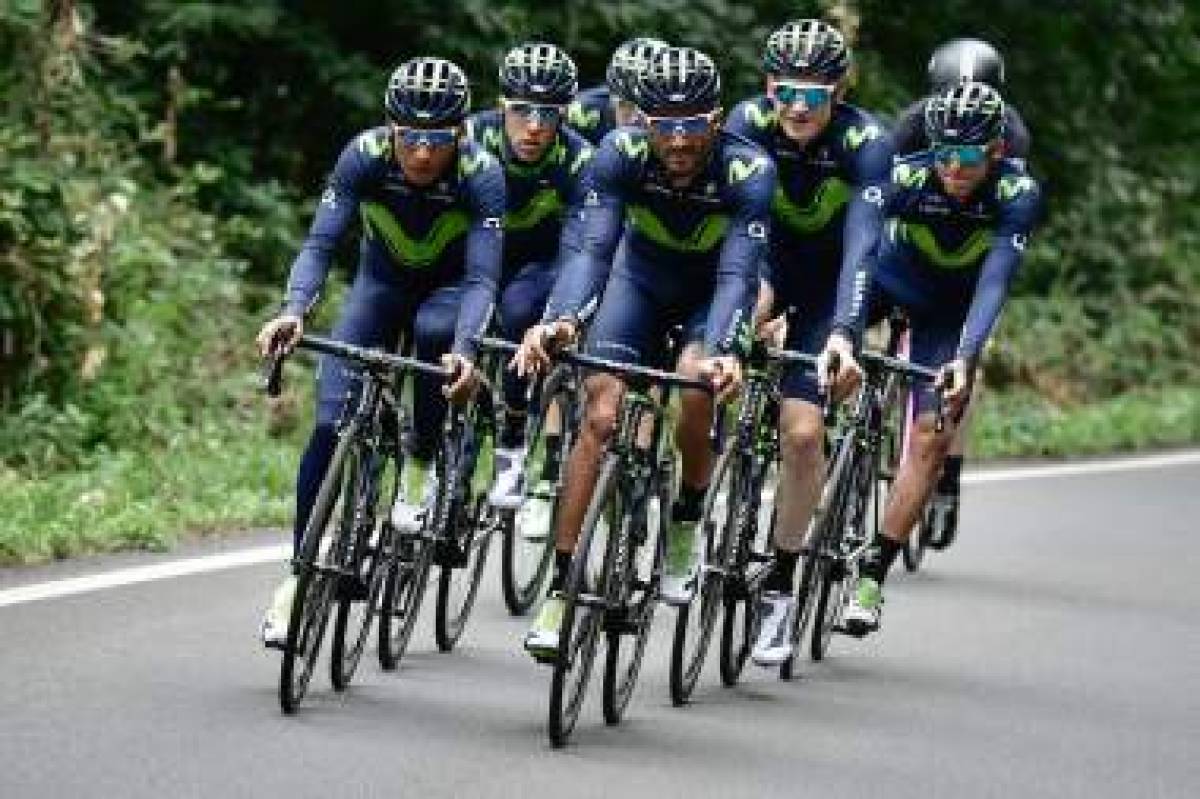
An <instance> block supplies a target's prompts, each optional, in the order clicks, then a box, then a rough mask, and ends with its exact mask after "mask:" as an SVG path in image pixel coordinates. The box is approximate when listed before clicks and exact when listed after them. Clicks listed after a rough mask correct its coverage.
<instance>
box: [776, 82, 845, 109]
mask: <svg viewBox="0 0 1200 799" xmlns="http://www.w3.org/2000/svg"><path fill="white" fill-rule="evenodd" d="M771 96H772V97H773V98H774V99H775V101H776V102H777V103H779V104H781V105H795V104H796V103H799V102H803V103H804V107H805V108H820V107H821V106H823V105H825V104H826V103H828V102H829V99H830V98H831V97H833V87H832V86H823V85H821V84H813V83H776V84H775V86H774V88H773V89H772V91H771Z"/></svg>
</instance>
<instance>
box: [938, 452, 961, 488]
mask: <svg viewBox="0 0 1200 799" xmlns="http://www.w3.org/2000/svg"><path fill="white" fill-rule="evenodd" d="M962 467H963V457H962V455H951V456H950V457H948V458H946V461H945V463H943V464H942V476H941V478H940V479H939V480H938V485H937V492H938V493H939V494H957V493H958V487H959V480H960V478H961V477H962Z"/></svg>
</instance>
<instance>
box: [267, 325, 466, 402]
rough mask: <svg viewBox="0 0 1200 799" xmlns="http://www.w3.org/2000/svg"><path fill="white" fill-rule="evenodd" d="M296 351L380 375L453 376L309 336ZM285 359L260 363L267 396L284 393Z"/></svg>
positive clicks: (428, 366) (427, 365)
mask: <svg viewBox="0 0 1200 799" xmlns="http://www.w3.org/2000/svg"><path fill="white" fill-rule="evenodd" d="M296 348H297V349H303V350H309V351H311V352H320V353H324V354H326V355H333V356H336V357H338V358H345V359H346V360H349V361H354V362H356V363H358V364H359V365H361V366H363V367H366V368H367V369H371V370H374V371H379V372H421V373H423V374H427V375H430V376H431V377H438V378H441V379H443V380H445V379H448V378H450V377H451V376H452V375H451V372H450V370H449V369H446V368H445V367H443V366H438V365H437V364H432V363H428V362H426V361H420V360H417V359H416V358H409V357H406V356H404V355H394V354H392V353H389V352H384V351H383V350H380V349H373V348H367V347H359V346H356V345H354V344H347V343H345V342H344V341H335V340H334V339H331V338H327V337H325V336H318V335H313V334H309V333H305V334H304V335H302V336H301V337H300V341H299V342H298V343H297V345H296ZM287 356H288V353H285V352H276V353H272V354H271V355H268V356H267V358H266V362H265V363H264V364H263V370H262V386H263V389H264V390H265V391H266V393H267V396H268V397H278V396H279V394H280V392H281V391H282V390H283V362H284V361H285V360H286V359H287Z"/></svg>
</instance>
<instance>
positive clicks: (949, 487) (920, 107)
mask: <svg viewBox="0 0 1200 799" xmlns="http://www.w3.org/2000/svg"><path fill="white" fill-rule="evenodd" d="M964 80H972V81H978V82H980V83H986V84H987V85H988V86H991V87H992V88H993V89H996V90H997V91H1001V90H1002V89H1003V88H1004V58H1003V57H1002V56H1001V55H1000V53H999V51H997V50H996V48H995V47H993V46H992V45H990V44H988V43H987V42H984V41H981V40H979V39H953V40H951V41H949V42H946V43H945V44H943V45H941V46H940V47H938V48H937V49H936V50H934V51H933V55H932V56H931V57H930V59H929V87H930V90H931V91H932V92H934V93H935V94H936V93H938V92H942V91H945V90H946V89H948V88H950V87H951V86H953V85H955V84H956V83H960V82H962V81H964ZM929 99H930V98H929V97H924V98H922V99H920V100H918V101H916V102H915V103H913V104H912V105H910V106H909V107H908V108H907V109H905V110H904V111H903V112H902V113H901V115H900V117H899V119H898V120H897V122H896V127H895V128H894V129H893V131H892V136H893V139H894V141H895V145H896V153H897V154H898V155H902V156H904V155H911V154H912V153H915V152H919V151H921V150H925V149H927V148H928V147H929V137H928V136H927V135H926V132H925V109H926V107H927V106H928V104H929ZM1029 147H1030V136H1029V129H1028V127H1026V125H1025V120H1024V119H1022V118H1021V115H1020V114H1019V113H1017V110H1016V109H1015V108H1014V107H1013V106H1012V104H1011V103H1005V106H1004V152H1005V155H1006V156H1008V157H1010V158H1019V159H1022V160H1025V159H1027V158H1028V157H1029ZM967 418H968V419H969V418H970V415H969V414H968V417H967ZM967 429H968V425H967V424H963V425H962V426H961V427H960V429H959V435H958V438H957V439H956V440H955V442H954V446H953V448H952V449H951V454H950V456H949V457H948V458H946V466H945V468H944V470H943V472H942V475H941V478H940V479H939V480H938V487H937V491H935V492H934V495H933V499H932V500H931V502H932V510H933V514H934V516H933V522H934V526H933V538H932V539H931V540H930V542H929V543H930V546H932V547H933V548H934V549H945V548H946V547H948V546H950V544H952V543H953V542H954V539H955V538H956V536H957V534H958V522H959V498H960V496H961V491H960V478H961V475H962V465H963V451H964V449H965V446H966V439H967V435H966V433H967Z"/></svg>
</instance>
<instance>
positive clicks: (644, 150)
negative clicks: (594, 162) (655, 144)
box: [616, 131, 650, 161]
mask: <svg viewBox="0 0 1200 799" xmlns="http://www.w3.org/2000/svg"><path fill="white" fill-rule="evenodd" d="M616 144H617V149H618V150H620V151H621V152H623V153H625V155H627V156H629V157H630V158H632V159H634V160H636V161H645V160H646V158H647V157H648V156H649V155H650V144H649V143H648V142H647V141H646V140H645V139H638V140H637V141H634V140H633V136H632V135H630V134H629V132H628V131H621V132H620V133H618V134H617V139H616Z"/></svg>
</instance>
